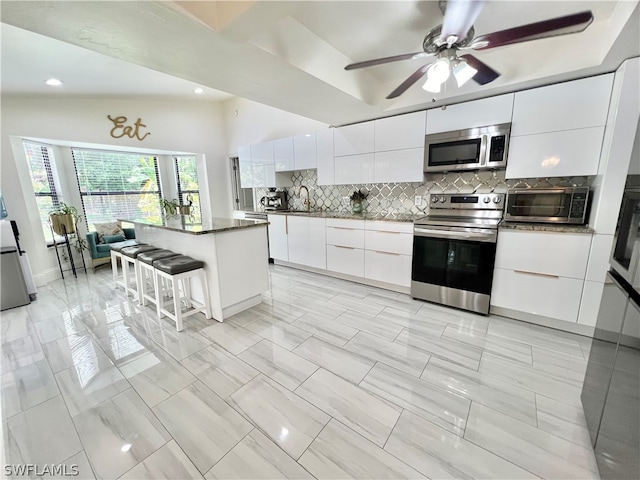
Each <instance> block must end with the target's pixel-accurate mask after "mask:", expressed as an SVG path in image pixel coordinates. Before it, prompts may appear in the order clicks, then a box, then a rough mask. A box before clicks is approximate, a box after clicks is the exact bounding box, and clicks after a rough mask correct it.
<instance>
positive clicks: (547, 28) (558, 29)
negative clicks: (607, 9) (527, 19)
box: [469, 11, 593, 50]
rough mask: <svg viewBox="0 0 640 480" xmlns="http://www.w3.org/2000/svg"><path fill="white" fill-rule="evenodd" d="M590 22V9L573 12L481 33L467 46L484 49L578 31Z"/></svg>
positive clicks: (591, 18)
mask: <svg viewBox="0 0 640 480" xmlns="http://www.w3.org/2000/svg"><path fill="white" fill-rule="evenodd" d="M591 22H593V14H592V13H591V12H590V11H585V12H580V13H574V14H572V15H566V16H564V17H557V18H552V19H551V20H543V21H542V22H536V23H530V24H528V25H522V26H520V27H515V28H509V29H507V30H501V31H499V32H493V33H488V34H487V35H481V36H479V37H476V38H474V39H473V40H472V41H471V44H470V45H469V47H471V48H473V49H474V50H486V49H488V48H495V47H501V46H503V45H511V44H514V43H520V42H528V41H530V40H537V39H540V38H547V37H555V36H557V35H566V34H569V33H578V32H582V31H583V30H584V29H586V28H587V27H588V26H589V25H590V24H591Z"/></svg>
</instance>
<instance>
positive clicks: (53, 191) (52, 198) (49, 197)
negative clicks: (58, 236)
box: [23, 141, 62, 244]
mask: <svg viewBox="0 0 640 480" xmlns="http://www.w3.org/2000/svg"><path fill="white" fill-rule="evenodd" d="M23 145H24V152H25V155H26V157H27V163H28V164H29V171H30V172H31V185H33V193H34V194H35V196H36V204H37V205H38V213H39V214H40V222H41V223H42V233H44V238H45V240H46V241H47V243H48V244H51V243H53V233H52V232H51V227H50V226H49V212H51V210H53V209H55V208H57V207H58V205H60V202H61V201H62V198H61V197H60V195H59V193H58V192H59V188H58V187H57V185H59V181H58V172H57V171H56V164H55V159H54V157H53V150H52V149H51V146H49V145H43V144H40V143H34V142H27V141H25V142H23Z"/></svg>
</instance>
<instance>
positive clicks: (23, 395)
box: [2, 358, 60, 418]
mask: <svg viewBox="0 0 640 480" xmlns="http://www.w3.org/2000/svg"><path fill="white" fill-rule="evenodd" d="M58 395H60V390H58V386H57V385H56V381H55V378H54V376H53V373H52V372H51V369H50V368H49V364H48V363H47V361H46V359H44V358H43V359H39V360H35V361H33V362H31V363H28V364H26V365H24V366H20V367H19V368H17V369H15V370H13V371H11V372H8V373H4V374H3V375H2V416H3V418H7V417H10V416H12V415H15V414H16V413H19V412H22V411H24V410H28V409H29V408H31V407H34V406H36V405H38V404H40V403H42V402H44V401H46V400H49V399H50V398H53V397H56V396H58Z"/></svg>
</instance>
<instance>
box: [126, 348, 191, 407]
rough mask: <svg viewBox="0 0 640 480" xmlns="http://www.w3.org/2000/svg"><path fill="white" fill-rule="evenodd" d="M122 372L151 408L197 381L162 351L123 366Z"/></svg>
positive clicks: (148, 354)
mask: <svg viewBox="0 0 640 480" xmlns="http://www.w3.org/2000/svg"><path fill="white" fill-rule="evenodd" d="M120 372H122V374H123V375H124V376H125V378H126V379H127V380H129V383H130V384H131V386H132V387H133V388H134V389H135V390H136V392H138V395H140V397H142V400H144V401H145V403H146V404H147V405H149V406H150V407H155V406H156V405H157V404H158V403H160V402H162V401H163V400H166V399H167V398H169V397H170V396H171V395H173V394H174V393H176V392H179V391H180V390H182V389H183V388H184V387H186V386H187V385H190V384H192V383H193V382H195V381H196V377H194V376H193V375H192V374H191V373H189V371H188V370H187V369H186V368H184V367H183V366H182V365H181V364H180V363H178V362H177V361H175V360H174V359H173V358H172V357H171V356H170V355H168V354H166V353H164V352H162V351H160V350H158V351H156V352H149V353H147V354H146V355H144V356H142V357H140V358H138V359H136V360H134V361H132V362H129V363H127V364H126V365H123V366H122V367H120Z"/></svg>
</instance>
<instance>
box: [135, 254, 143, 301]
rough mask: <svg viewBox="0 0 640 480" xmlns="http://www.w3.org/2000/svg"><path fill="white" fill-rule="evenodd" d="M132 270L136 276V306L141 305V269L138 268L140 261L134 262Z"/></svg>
mask: <svg viewBox="0 0 640 480" xmlns="http://www.w3.org/2000/svg"><path fill="white" fill-rule="evenodd" d="M133 269H134V271H135V274H136V294H137V295H138V305H142V293H141V292H142V290H143V288H144V287H143V285H142V268H141V267H140V261H139V260H136V261H135V263H134V264H133ZM134 298H135V297H134Z"/></svg>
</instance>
